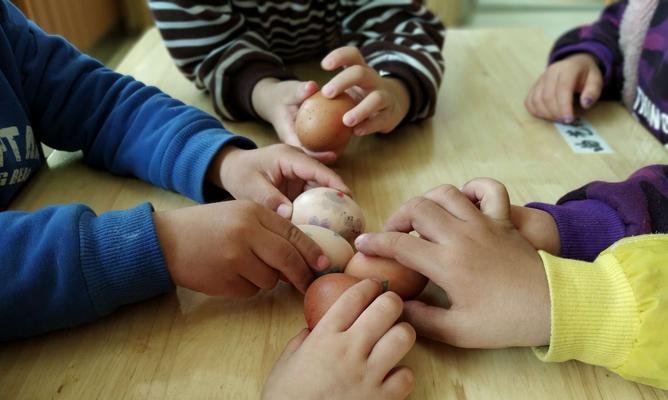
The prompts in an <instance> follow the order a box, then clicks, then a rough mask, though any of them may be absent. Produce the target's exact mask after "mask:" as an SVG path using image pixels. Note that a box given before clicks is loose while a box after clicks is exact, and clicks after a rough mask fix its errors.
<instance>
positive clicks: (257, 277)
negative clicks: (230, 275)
mask: <svg viewBox="0 0 668 400" xmlns="http://www.w3.org/2000/svg"><path fill="white" fill-rule="evenodd" d="M241 276H243V277H244V278H245V279H246V280H248V281H249V282H250V283H252V284H253V285H255V286H257V287H259V288H260V289H265V290H271V289H273V288H274V287H276V284H277V283H278V272H276V270H274V269H272V268H270V267H268V266H267V265H266V264H265V263H264V261H262V260H260V259H259V258H257V256H255V255H253V257H252V259H250V257H249V258H247V259H246V260H244V267H243V270H242V271H241Z"/></svg>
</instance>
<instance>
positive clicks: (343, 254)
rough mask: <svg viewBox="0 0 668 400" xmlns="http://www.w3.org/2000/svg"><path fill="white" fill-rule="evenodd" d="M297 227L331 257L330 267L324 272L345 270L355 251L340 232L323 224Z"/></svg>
mask: <svg viewBox="0 0 668 400" xmlns="http://www.w3.org/2000/svg"><path fill="white" fill-rule="evenodd" d="M297 228H299V229H300V230H301V231H302V232H304V233H305V234H306V235H307V236H308V237H310V238H311V239H312V240H313V241H314V242H315V243H316V244H317V245H318V246H320V249H322V252H323V253H324V254H325V255H326V256H327V258H329V268H327V270H326V271H324V272H323V273H329V272H343V269H344V268H345V267H346V265H347V264H348V261H350V259H351V258H352V256H353V253H354V251H353V248H352V246H351V245H350V243H348V242H347V241H346V240H345V239H344V238H343V237H341V235H339V234H338V233H336V232H334V231H331V230H329V229H326V228H323V227H321V226H316V225H297ZM320 274H322V273H320ZM316 275H318V274H317V273H316Z"/></svg>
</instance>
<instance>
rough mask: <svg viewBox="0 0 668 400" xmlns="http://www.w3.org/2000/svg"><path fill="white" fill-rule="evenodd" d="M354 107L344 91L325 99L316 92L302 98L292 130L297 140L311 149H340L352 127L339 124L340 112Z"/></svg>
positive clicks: (348, 137)
mask: <svg viewBox="0 0 668 400" xmlns="http://www.w3.org/2000/svg"><path fill="white" fill-rule="evenodd" d="M353 107H355V101H354V100H353V99H352V98H351V97H350V96H348V95H347V94H345V93H342V94H340V95H338V96H336V97H334V98H333V99H328V98H327V97H325V96H323V95H322V93H320V92H317V93H315V94H313V95H312V96H311V97H309V98H308V99H306V100H304V102H303V103H302V105H301V106H300V107H299V110H298V111H297V117H296V118H295V133H297V137H298V138H299V141H300V142H301V144H302V145H303V146H304V147H306V148H307V149H309V150H312V151H334V152H337V153H341V152H343V149H344V148H345V147H346V145H347V144H348V141H349V140H350V137H351V136H352V134H353V129H352V128H350V127H347V126H345V125H344V124H343V115H344V114H345V113H346V112H348V111H349V110H351V109H352V108H353Z"/></svg>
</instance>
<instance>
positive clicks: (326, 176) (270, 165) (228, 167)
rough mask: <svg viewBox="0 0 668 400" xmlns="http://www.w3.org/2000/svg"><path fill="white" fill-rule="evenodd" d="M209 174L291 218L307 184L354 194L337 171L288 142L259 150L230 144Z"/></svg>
mask: <svg viewBox="0 0 668 400" xmlns="http://www.w3.org/2000/svg"><path fill="white" fill-rule="evenodd" d="M208 178H209V180H210V181H211V182H213V183H214V184H215V185H217V186H219V187H222V188H224V189H225V190H227V191H228V192H229V193H230V194H231V195H232V196H234V198H235V199H237V200H253V201H255V202H258V203H260V204H262V205H264V206H265V207H268V208H269V209H270V210H274V211H276V212H278V214H280V215H281V216H282V217H284V218H288V219H289V218H290V217H291V216H292V200H294V199H295V197H297V196H299V195H300V194H301V193H302V192H303V191H304V188H305V185H306V184H309V185H311V186H313V185H316V186H326V187H331V188H334V189H337V190H340V191H342V192H344V193H347V194H350V189H348V187H347V186H346V185H345V184H344V183H343V180H342V179H341V177H340V176H338V175H337V174H336V173H335V172H334V171H332V170H331V169H329V168H327V167H326V166H324V165H322V164H321V163H319V162H318V161H316V160H314V159H312V158H310V157H309V156H307V155H306V154H304V152H303V151H301V150H299V149H297V148H295V147H292V146H288V145H285V144H276V145H272V146H267V147H263V148H261V149H256V150H241V149H238V148H236V147H234V146H226V147H224V148H223V150H222V151H221V152H220V154H219V155H218V156H217V157H216V159H215V160H214V161H213V162H212V164H211V167H209V173H208Z"/></svg>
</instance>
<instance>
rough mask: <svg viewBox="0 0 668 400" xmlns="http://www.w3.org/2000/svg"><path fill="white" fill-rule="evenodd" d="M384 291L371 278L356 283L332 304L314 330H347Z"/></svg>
mask: <svg viewBox="0 0 668 400" xmlns="http://www.w3.org/2000/svg"><path fill="white" fill-rule="evenodd" d="M382 291H383V288H382V286H381V284H380V283H379V282H376V281H373V280H371V279H365V280H363V281H361V282H358V283H356V284H355V285H353V286H352V287H350V288H348V290H346V291H345V292H343V294H342V295H341V297H339V298H338V299H337V300H336V301H335V302H334V304H332V307H331V308H330V309H329V310H327V312H326V313H325V315H324V316H323V317H322V319H321V320H320V321H319V322H318V325H316V326H315V328H313V331H314V332H316V333H317V332H319V331H320V330H323V331H327V330H329V331H336V332H344V331H347V330H348V329H349V328H350V326H351V325H352V324H353V323H354V322H355V320H357V318H358V317H359V316H360V314H362V312H363V311H364V310H365V309H366V308H367V307H368V306H369V304H371V302H372V301H373V300H374V299H375V298H376V297H377V296H378V295H380V294H381V293H382Z"/></svg>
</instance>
